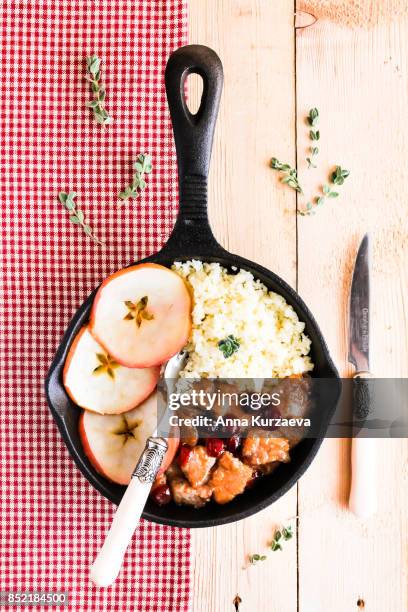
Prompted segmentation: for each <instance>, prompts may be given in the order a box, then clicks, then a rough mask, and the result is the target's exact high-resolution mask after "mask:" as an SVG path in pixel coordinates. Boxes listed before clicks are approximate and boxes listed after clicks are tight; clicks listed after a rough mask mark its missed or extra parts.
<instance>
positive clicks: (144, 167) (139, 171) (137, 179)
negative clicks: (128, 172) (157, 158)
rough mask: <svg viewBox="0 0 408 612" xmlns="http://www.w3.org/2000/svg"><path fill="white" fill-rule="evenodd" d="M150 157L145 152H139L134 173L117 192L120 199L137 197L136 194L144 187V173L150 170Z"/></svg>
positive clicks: (148, 172)
mask: <svg viewBox="0 0 408 612" xmlns="http://www.w3.org/2000/svg"><path fill="white" fill-rule="evenodd" d="M152 168H153V166H152V158H151V155H148V154H147V153H139V155H138V156H137V161H136V162H135V175H134V177H133V180H132V182H131V184H130V185H129V186H128V187H126V189H124V190H123V191H121V192H120V193H119V198H120V199H121V200H128V199H129V198H137V197H138V195H139V194H140V193H141V192H142V191H144V190H145V189H146V179H145V176H146V174H150V172H151V171H152Z"/></svg>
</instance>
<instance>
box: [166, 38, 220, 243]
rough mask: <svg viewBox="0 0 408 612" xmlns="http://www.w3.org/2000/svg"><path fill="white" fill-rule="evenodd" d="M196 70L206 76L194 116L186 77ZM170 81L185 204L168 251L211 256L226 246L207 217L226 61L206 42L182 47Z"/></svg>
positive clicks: (170, 62) (176, 54) (171, 61)
mask: <svg viewBox="0 0 408 612" xmlns="http://www.w3.org/2000/svg"><path fill="white" fill-rule="evenodd" d="M192 73H196V74H199V75H200V76H201V77H202V79H203V94H202V98H201V104H200V108H199V109H198V111H197V113H196V114H194V115H193V114H192V113H191V112H190V111H189V109H188V107H187V104H186V99H185V83H186V79H187V77H188V75H189V74H192ZM165 82H166V93H167V101H168V105H169V109H170V115H171V120H172V124H173V132H174V140H175V143H176V151H177V163H178V175H179V202H180V208H179V214H178V217H177V221H176V224H175V226H174V229H173V232H172V234H171V236H170V238H169V240H168V242H167V245H166V246H165V250H166V251H168V250H170V251H172V250H177V252H178V253H177V254H181V253H182V252H183V253H185V254H186V255H189V254H190V253H191V254H194V253H195V254H197V255H198V254H206V253H208V254H211V253H212V252H213V251H216V250H217V249H221V247H220V245H219V244H218V242H217V241H216V240H215V238H214V236H213V233H212V230H211V228H210V224H209V221H208V215H207V179H208V171H209V167H210V158H211V149H212V142H213V136H214V129H215V123H216V120H217V115H218V107H219V103H220V97H221V91H222V85H223V70H222V64H221V60H220V58H219V57H218V55H217V54H216V53H215V51H213V50H212V49H209V48H208V47H204V46H202V45H187V46H186V47H181V48H180V49H177V51H174V53H172V54H171V56H170V58H169V60H168V62H167V66H166V73H165Z"/></svg>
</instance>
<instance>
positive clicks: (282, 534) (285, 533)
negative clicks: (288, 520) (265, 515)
mask: <svg viewBox="0 0 408 612" xmlns="http://www.w3.org/2000/svg"><path fill="white" fill-rule="evenodd" d="M292 538H293V532H292V526H291V525H288V526H287V527H282V528H281V529H276V530H275V533H274V535H273V540H272V542H271V550H272V552H275V551H277V550H282V543H283V542H288V541H289V540H291V539H292Z"/></svg>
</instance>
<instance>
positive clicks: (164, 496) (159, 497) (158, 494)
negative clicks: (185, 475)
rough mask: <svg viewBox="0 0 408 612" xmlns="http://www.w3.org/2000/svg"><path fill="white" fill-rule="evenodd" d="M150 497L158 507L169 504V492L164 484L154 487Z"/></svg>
mask: <svg viewBox="0 0 408 612" xmlns="http://www.w3.org/2000/svg"><path fill="white" fill-rule="evenodd" d="M150 495H151V497H152V499H154V501H155V502H156V504H158V505H159V506H165V505H166V504H168V503H169V502H171V492H170V489H169V487H168V486H167V485H166V484H162V485H159V486H158V487H155V488H154V489H153V491H152V492H151V493H150Z"/></svg>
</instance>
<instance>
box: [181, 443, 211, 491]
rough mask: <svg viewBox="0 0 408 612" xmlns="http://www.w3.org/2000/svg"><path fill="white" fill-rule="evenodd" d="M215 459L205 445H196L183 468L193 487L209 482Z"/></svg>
mask: <svg viewBox="0 0 408 612" xmlns="http://www.w3.org/2000/svg"><path fill="white" fill-rule="evenodd" d="M215 461H216V459H215V457H210V456H209V455H208V453H207V451H206V449H205V447H204V446H194V447H193V448H192V449H191V452H190V453H189V455H188V459H187V461H186V462H185V463H184V464H183V465H182V466H181V470H182V472H183V474H184V476H185V477H186V478H187V480H188V482H189V483H190V484H191V486H192V487H199V486H201V485H203V484H205V483H206V482H207V480H208V478H209V475H210V471H211V468H212V467H213V465H214V463H215Z"/></svg>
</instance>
